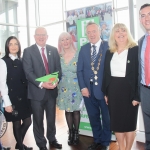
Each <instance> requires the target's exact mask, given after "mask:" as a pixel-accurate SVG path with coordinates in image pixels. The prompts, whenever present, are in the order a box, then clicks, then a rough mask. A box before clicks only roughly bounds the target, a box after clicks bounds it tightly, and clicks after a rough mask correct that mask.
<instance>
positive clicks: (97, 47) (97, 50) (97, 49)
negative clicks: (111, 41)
mask: <svg viewBox="0 0 150 150" xmlns="http://www.w3.org/2000/svg"><path fill="white" fill-rule="evenodd" d="M101 41H102V40H101V39H100V40H99V41H98V42H97V43H96V44H92V43H91V55H92V53H93V48H92V46H93V45H95V46H96V55H97V54H98V52H99V48H100V45H101Z"/></svg>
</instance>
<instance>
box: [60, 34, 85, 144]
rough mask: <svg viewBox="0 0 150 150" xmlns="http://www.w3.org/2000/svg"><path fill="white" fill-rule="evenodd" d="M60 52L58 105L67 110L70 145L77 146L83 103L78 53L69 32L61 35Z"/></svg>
mask: <svg viewBox="0 0 150 150" xmlns="http://www.w3.org/2000/svg"><path fill="white" fill-rule="evenodd" d="M58 51H59V54H60V58H61V67H62V78H61V80H60V82H59V85H58V89H59V90H58V98H57V100H58V101H57V105H58V107H59V109H60V110H65V116H66V121H67V124H68V128H69V137H68V144H69V145H77V144H78V142H79V135H78V130H79V123H80V110H81V109H82V106H83V105H82V104H83V102H82V95H81V92H80V89H79V85H78V79H77V74H76V72H77V60H78V51H76V48H75V46H74V45H73V40H72V38H71V35H70V34H69V33H68V32H63V33H61V34H60V36H59V40H58Z"/></svg>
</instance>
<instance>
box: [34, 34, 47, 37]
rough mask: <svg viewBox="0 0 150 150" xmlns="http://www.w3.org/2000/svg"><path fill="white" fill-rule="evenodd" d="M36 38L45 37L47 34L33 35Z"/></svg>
mask: <svg viewBox="0 0 150 150" xmlns="http://www.w3.org/2000/svg"><path fill="white" fill-rule="evenodd" d="M35 35H36V36H39V37H40V36H42V37H45V36H47V34H35Z"/></svg>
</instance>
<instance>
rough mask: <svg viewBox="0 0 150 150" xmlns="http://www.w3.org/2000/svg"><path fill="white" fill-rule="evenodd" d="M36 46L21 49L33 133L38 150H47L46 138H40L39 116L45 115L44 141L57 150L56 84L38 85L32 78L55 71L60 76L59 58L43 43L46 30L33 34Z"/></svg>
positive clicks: (54, 51) (52, 49) (42, 127)
mask: <svg viewBox="0 0 150 150" xmlns="http://www.w3.org/2000/svg"><path fill="white" fill-rule="evenodd" d="M34 38H35V41H36V44H34V45H31V46H30V47H28V48H26V49H25V50H24V54H23V67H24V71H25V74H26V77H27V80H28V98H29V99H30V100H31V107H32V112H33V132H34V137H35V141H36V144H37V146H38V147H39V148H40V150H47V147H46V143H47V141H46V138H45V137H44V126H43V117H44V111H45V112H46V119H47V139H48V140H49V143H50V145H51V146H53V147H55V148H58V149H61V148H62V145H61V144H59V143H58V142H57V140H56V138H55V134H56V128H55V112H56V97H57V83H56V84H52V83H51V82H50V81H49V82H41V83H40V82H38V81H35V79H36V78H39V77H42V76H44V75H46V74H49V73H54V72H56V71H59V78H60V77H61V66H60V57H59V55H58V51H57V49H56V48H55V47H52V46H50V45H47V44H46V41H47V39H48V35H47V31H46V29H45V28H43V27H38V28H37V29H36V30H35V35H34Z"/></svg>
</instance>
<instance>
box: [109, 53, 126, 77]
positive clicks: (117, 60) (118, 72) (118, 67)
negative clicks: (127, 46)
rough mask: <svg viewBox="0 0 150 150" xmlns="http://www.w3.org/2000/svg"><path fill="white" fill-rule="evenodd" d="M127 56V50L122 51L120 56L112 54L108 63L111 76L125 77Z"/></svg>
mask: <svg viewBox="0 0 150 150" xmlns="http://www.w3.org/2000/svg"><path fill="white" fill-rule="evenodd" d="M127 55H128V50H124V51H123V52H121V53H120V54H118V52H115V53H114V55H113V57H112V59H111V62H110V69H111V76H113V77H125V74H126V63H127Z"/></svg>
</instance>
